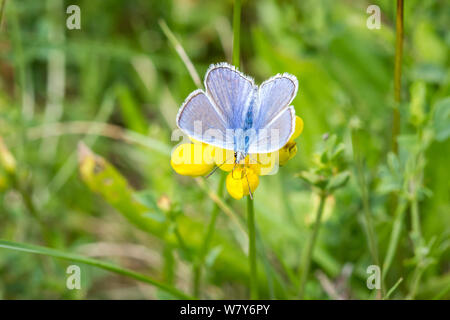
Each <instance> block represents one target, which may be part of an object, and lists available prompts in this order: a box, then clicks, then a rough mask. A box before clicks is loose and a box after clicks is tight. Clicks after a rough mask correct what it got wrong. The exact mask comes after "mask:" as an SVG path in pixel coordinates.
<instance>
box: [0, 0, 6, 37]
mask: <svg viewBox="0 0 450 320" xmlns="http://www.w3.org/2000/svg"><path fill="white" fill-rule="evenodd" d="M5 5H6V0H2V4H1V6H0V31H1V30H2V29H3V17H4V13H5Z"/></svg>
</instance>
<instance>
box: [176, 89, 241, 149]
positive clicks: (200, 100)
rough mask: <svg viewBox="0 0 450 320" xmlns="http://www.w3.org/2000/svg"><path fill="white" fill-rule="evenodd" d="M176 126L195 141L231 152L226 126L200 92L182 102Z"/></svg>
mask: <svg viewBox="0 0 450 320" xmlns="http://www.w3.org/2000/svg"><path fill="white" fill-rule="evenodd" d="M176 123H177V126H178V127H179V128H180V129H181V131H183V132H184V133H185V134H187V135H188V136H189V137H192V138H194V139H195V140H198V141H201V142H204V143H207V144H211V145H213V146H216V147H219V148H223V149H228V150H233V148H234V142H233V138H232V137H230V136H228V137H227V134H228V135H230V133H229V132H227V129H228V124H227V123H226V121H225V120H224V119H223V118H222V116H221V115H220V114H219V113H218V111H217V109H216V106H215V105H214V104H213V102H212V101H211V100H210V99H209V98H208V96H207V95H206V94H205V93H204V92H203V91H202V90H200V89H199V90H195V91H194V92H192V93H191V94H190V95H189V96H188V97H187V98H186V100H185V101H184V103H183V104H182V106H181V107H180V110H179V111H178V114H177V118H176Z"/></svg>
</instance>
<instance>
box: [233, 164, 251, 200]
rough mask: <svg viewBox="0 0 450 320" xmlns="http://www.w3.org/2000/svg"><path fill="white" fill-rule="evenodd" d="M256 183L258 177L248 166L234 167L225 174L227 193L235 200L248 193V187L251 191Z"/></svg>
mask: <svg viewBox="0 0 450 320" xmlns="http://www.w3.org/2000/svg"><path fill="white" fill-rule="evenodd" d="M249 185H250V188H249ZM258 185H259V177H258V175H257V174H256V172H255V171H254V170H253V169H251V168H249V167H236V168H235V169H234V170H233V171H232V172H230V173H229V174H228V176H227V181H226V186H227V190H228V193H229V194H230V196H232V197H233V198H235V199H237V200H239V199H241V198H242V197H243V196H247V195H249V193H250V192H249V190H250V189H251V190H252V193H253V192H254V191H255V190H256V188H257V187H258Z"/></svg>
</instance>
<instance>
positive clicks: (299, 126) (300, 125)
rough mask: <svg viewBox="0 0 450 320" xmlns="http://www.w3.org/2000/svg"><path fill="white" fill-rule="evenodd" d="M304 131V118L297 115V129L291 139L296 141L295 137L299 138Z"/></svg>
mask: <svg viewBox="0 0 450 320" xmlns="http://www.w3.org/2000/svg"><path fill="white" fill-rule="evenodd" d="M302 131H303V119H302V118H300V117H299V116H295V131H294V133H293V134H292V136H291V138H290V139H289V141H294V140H295V139H297V138H298V136H299V135H300V134H301V133H302Z"/></svg>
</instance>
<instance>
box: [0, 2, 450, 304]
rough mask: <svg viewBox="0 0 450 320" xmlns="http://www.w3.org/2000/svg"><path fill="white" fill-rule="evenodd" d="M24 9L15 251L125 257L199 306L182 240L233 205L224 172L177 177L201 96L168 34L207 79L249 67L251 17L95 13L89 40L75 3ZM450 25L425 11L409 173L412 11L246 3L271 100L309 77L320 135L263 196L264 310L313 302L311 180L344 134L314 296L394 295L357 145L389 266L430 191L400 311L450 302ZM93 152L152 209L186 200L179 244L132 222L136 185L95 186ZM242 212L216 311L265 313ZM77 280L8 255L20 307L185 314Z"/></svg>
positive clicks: (414, 51)
mask: <svg viewBox="0 0 450 320" xmlns="http://www.w3.org/2000/svg"><path fill="white" fill-rule="evenodd" d="M5 3H6V5H5V7H4V9H5V10H4V13H3V23H2V28H1V31H0V136H1V137H3V140H4V143H5V145H6V146H7V148H8V149H9V150H10V152H11V153H12V155H13V156H14V158H15V160H16V163H17V168H16V170H15V172H14V173H13V174H11V173H9V172H8V170H7V168H5V167H3V169H1V170H0V238H1V239H5V240H12V241H17V242H24V243H32V244H40V245H44V246H48V247H52V248H57V249H60V250H62V251H67V252H77V253H80V254H83V255H86V256H92V257H97V258H99V259H106V260H109V261H113V262H115V263H117V264H119V265H121V266H124V267H127V268H130V269H133V270H138V271H140V272H142V273H145V274H149V275H151V276H152V277H154V278H156V279H159V280H161V281H163V282H165V283H168V284H171V285H174V286H177V287H178V288H179V289H181V290H183V291H185V292H190V291H191V286H192V268H191V267H192V264H193V262H192V257H189V256H186V252H183V250H181V249H180V248H179V246H178V245H177V242H174V241H169V240H167V237H166V235H167V234H168V233H171V232H172V231H173V230H172V231H171V230H170V229H171V228H172V229H173V227H174V226H175V228H176V227H178V228H179V230H180V232H181V236H182V237H183V238H185V239H186V241H187V242H189V241H191V242H192V243H198V241H200V240H199V239H200V238H201V237H202V235H203V234H204V232H205V228H206V225H207V223H208V219H209V215H210V212H211V210H212V209H213V206H214V202H213V201H212V199H211V197H210V196H208V190H209V191H211V192H212V193H214V189H216V187H217V183H218V181H219V179H220V174H215V175H214V176H212V177H211V178H209V179H208V180H205V181H203V180H194V179H193V178H190V177H182V176H179V175H177V174H176V173H174V171H173V169H172V168H171V166H170V150H171V148H172V147H173V146H174V145H175V144H176V143H177V142H174V141H171V133H172V130H173V129H175V127H176V125H175V116H176V113H177V110H178V108H179V106H180V105H181V103H182V102H183V101H184V99H185V98H186V97H187V96H188V94H189V93H190V92H192V91H193V90H194V89H196V85H195V83H194V82H193V81H192V78H191V76H190V75H189V72H188V70H187V68H186V66H185V64H184V63H183V61H182V60H181V59H180V58H179V56H178V55H177V52H176V51H175V49H174V47H173V46H172V45H171V43H170V42H169V40H168V39H167V37H166V35H165V34H164V32H163V30H162V28H161V24H164V23H166V24H167V26H168V28H170V30H171V31H172V32H173V34H174V35H175V37H176V38H177V39H178V40H179V42H180V44H181V46H182V47H183V48H184V50H185V51H186V53H187V55H188V56H189V58H190V59H191V61H192V63H193V65H194V66H195V69H196V70H197V72H198V73H199V75H200V77H201V79H202V80H203V75H204V73H205V71H206V70H207V68H208V66H209V65H210V64H212V63H217V62H221V61H228V62H231V55H232V37H233V30H232V14H233V1H195V0H170V1H148V0H133V1H120V0H109V1H100V0H94V1H92V0H89V1H88V0H84V1H83V0H80V1H76V4H77V5H78V6H79V7H80V8H81V30H68V29H67V28H66V19H67V17H68V16H69V15H68V14H66V8H67V7H68V6H69V5H71V4H74V3H73V1H72V2H71V1H60V0H45V1H33V0H22V1H15V0H7V1H6V2H5ZM370 4H376V5H379V6H380V8H381V29H379V30H369V29H368V28H367V27H366V20H367V18H368V17H369V14H367V13H366V9H367V7H368V6H369V5H370ZM449 12H450V3H449V2H448V1H433V0H428V1H425V0H408V1H406V3H405V41H404V56H403V79H402V103H401V105H400V111H401V120H402V121H401V136H400V139H399V144H400V154H399V156H398V157H396V156H393V155H392V156H390V157H389V156H388V153H389V151H390V149H391V123H392V112H393V108H394V106H395V103H394V99H393V96H394V93H393V73H394V72H393V70H394V54H395V1H391V0H376V1H371V2H368V1H362V0H359V1H346V0H339V1H332V0H302V1H274V0H261V1H243V5H242V18H241V55H240V56H241V67H240V69H241V70H243V71H244V72H245V73H247V74H249V75H251V76H253V77H254V78H255V79H256V82H257V83H261V82H262V81H264V80H265V79H267V78H268V77H270V76H272V75H274V74H276V73H282V72H289V73H291V74H294V75H295V76H296V77H297V78H298V79H299V93H298V95H297V97H296V98H295V100H294V102H293V105H294V106H295V109H296V113H297V115H299V116H301V117H302V118H303V120H304V123H305V127H304V131H303V133H302V135H301V136H300V138H299V139H297V144H298V148H299V151H298V153H297V155H296V157H295V158H294V159H293V160H291V161H289V163H288V164H287V165H286V166H284V167H283V168H281V169H280V171H279V172H278V174H276V175H273V176H265V177H261V183H260V186H259V187H258V189H257V191H256V193H255V210H256V221H257V226H258V237H259V240H258V250H259V252H260V256H259V259H258V260H259V263H260V264H259V265H258V269H259V271H260V277H259V282H260V287H261V296H262V297H265V298H293V297H295V292H296V287H297V283H296V281H297V280H296V279H297V268H298V266H299V261H300V256H301V253H302V251H303V250H304V247H305V242H306V239H307V235H308V234H309V232H310V231H311V221H312V219H313V217H314V213H315V210H316V208H317V206H318V198H317V196H316V194H315V192H314V190H311V188H310V187H309V186H308V185H307V184H306V183H304V182H303V181H302V180H300V179H299V178H298V177H297V176H296V174H297V173H298V172H300V171H302V170H308V169H309V168H310V167H312V166H314V165H315V164H314V163H315V159H316V156H315V154H316V151H317V150H319V149H320V147H321V143H322V135H323V134H324V133H330V134H335V135H336V136H337V138H338V140H339V141H340V142H342V143H343V145H344V147H345V149H344V155H343V157H344V166H345V169H346V170H349V172H350V173H351V178H350V181H349V182H348V183H347V184H346V186H345V187H343V188H341V189H339V190H338V191H337V192H335V193H334V194H333V196H332V197H330V198H329V199H327V202H326V208H325V216H324V221H323V224H322V228H321V230H320V234H319V238H318V242H317V246H316V250H315V254H314V257H313V262H312V266H311V272H310V277H309V281H308V283H307V286H306V295H305V297H306V298H309V299H336V298H345V299H349V298H351V299H368V298H373V297H374V290H369V289H368V288H367V286H366V279H367V277H368V274H367V273H366V269H367V267H368V266H369V265H371V264H373V262H372V260H371V256H370V254H369V250H368V245H367V240H366V236H365V233H364V223H365V222H364V219H363V214H362V211H363V208H364V203H363V197H362V193H361V186H360V185H359V184H358V179H357V173H356V172H357V167H356V165H355V161H354V157H353V154H354V152H355V150H354V148H353V147H352V130H353V134H354V135H355V134H356V135H357V136H358V138H359V141H360V144H359V147H360V150H358V152H360V154H361V157H362V158H363V162H364V165H363V173H362V174H363V175H364V177H365V180H366V183H367V185H366V188H367V191H368V196H367V199H368V202H369V206H370V208H369V211H370V215H371V216H372V218H373V222H374V226H375V233H376V237H377V241H378V251H379V254H380V257H381V260H382V261H383V258H384V257H385V255H386V252H387V250H388V244H389V242H390V234H391V230H392V227H393V223H394V221H395V212H394V210H392V209H391V208H392V202H395V200H392V198H393V197H394V198H395V197H399V198H400V199H406V201H409V200H410V199H409V200H408V194H409V193H408V192H411V189H414V188H415V189H414V190H418V191H417V192H416V193H414V194H415V195H416V196H417V199H416V200H417V202H416V203H418V208H419V212H420V225H421V229H422V238H421V239H422V240H423V241H422V242H421V243H420V245H417V242H415V240H414V237H412V236H411V234H410V231H411V218H410V213H409V211H410V207H411V206H410V205H409V204H408V205H407V208H406V209H405V211H406V214H405V215H404V219H403V220H402V230H401V233H400V238H399V244H398V249H397V253H396V255H395V257H394V260H393V263H392V267H391V268H390V270H389V273H388V274H386V279H385V282H386V288H387V289H389V288H391V287H392V286H393V285H394V284H395V283H396V282H397V281H398V279H399V278H402V279H403V281H402V282H401V283H400V285H399V286H398V287H397V288H396V289H395V291H394V292H393V293H392V295H391V298H398V299H403V298H407V297H411V291H415V292H414V295H413V296H412V297H417V298H424V299H433V298H436V299H448V298H450V249H449V248H450V247H449V245H450V202H449V195H450V185H449V177H450V175H449V174H448V155H449V151H450V141H449V139H448V136H449V130H450V122H449V115H450V111H449V110H450V100H449V99H450V98H449V95H450V86H449V75H450V72H449V70H450V69H449V58H450V55H449V47H450V33H449V27H448V26H449V25H450V21H449V20H450V15H449ZM105 124H108V126H105ZM355 128H356V129H355ZM354 130H357V131H354ZM355 132H356V133H355ZM79 141H84V143H85V144H86V145H87V146H89V148H91V149H92V150H93V151H94V152H95V153H96V154H98V155H99V156H101V157H102V158H104V159H106V160H107V161H109V162H110V163H111V164H112V165H113V166H114V167H115V168H116V169H117V172H120V174H121V175H123V176H124V177H125V178H126V180H127V181H128V183H129V184H130V186H131V187H132V188H133V189H134V190H138V191H140V192H141V193H140V194H141V195H142V194H144V198H145V199H144V200H143V201H144V202H146V204H147V205H144V206H145V207H151V206H152V205H156V206H155V208H156V207H158V203H157V202H158V200H159V207H158V208H159V209H158V208H157V209H155V210H156V211H158V210H160V207H161V203H164V201H168V202H170V204H171V206H172V208H176V210H175V211H176V213H177V217H176V218H174V219H173V220H170V219H168V220H170V221H163V222H160V221H157V222H160V224H161V225H165V227H163V229H164V228H166V229H168V230H166V229H164V231H155V230H156V229H155V228H154V227H153V225H154V224H155V223H156V222H155V221H156V220H158V219H159V218H160V216H158V217H157V216H151V215H147V216H146V215H144V217H143V218H142V217H141V219H143V220H145V219H147V220H149V221H150V222H149V226H147V224H146V222H144V223H143V222H142V221H141V220H139V219H138V220H134V225H133V223H130V222H129V221H128V220H127V219H126V218H128V219H131V220H133V219H134V218H133V216H134V215H136V214H137V212H138V213H142V210H143V211H147V210H146V209H145V210H144V209H142V208H141V207H139V206H136V205H135V204H134V202H133V200H130V198H127V193H126V192H125V191H123V190H122V189H121V186H119V187H117V189H115V190H114V192H112V191H111V190H110V188H109V187H108V183H111V181H110V180H107V179H104V180H101V181H97V180H96V181H90V182H86V181H87V180H89V179H84V180H83V179H82V175H80V172H79V167H78V162H77V151H76V148H77V144H78V142H79ZM2 152H3V153H4V152H5V151H4V150H2ZM4 154H5V153H4ZM411 159H412V160H411ZM414 159H415V160H417V161H414ZM411 163H412V164H411ZM411 166H412V168H413V169H412V171H414V172H413V173H411V170H409V169H411ZM94 169H95V168H94ZM94 171H95V170H94ZM411 177H412V178H411ZM410 178H411V179H410ZM94 180H95V179H94ZM112 181H113V182H112V183H113V184H114V183H115V180H112ZM201 181H203V182H201ZM411 181H413V182H416V183H417V184H418V187H417V188H416V187H414V188H413V187H412V184H411ZM122 182H123V181H122ZM102 183H103V184H104V185H102ZM122 187H123V186H122ZM108 188H109V189H108ZM128 192H130V190H128ZM405 193H406V195H405ZM393 194H394V196H392V195H393ZM223 201H224V203H225V205H226V207H227V208H229V209H230V210H231V211H232V212H233V213H234V214H235V215H234V217H235V218H236V220H237V221H235V220H233V219H231V218H230V216H229V215H228V214H225V213H224V212H222V210H221V212H220V214H219V216H218V221H217V228H216V235H217V237H222V238H220V239H218V240H217V243H215V244H214V245H213V246H212V247H211V248H210V249H211V250H210V251H209V252H208V254H207V258H206V263H205V269H206V270H205V272H204V274H203V281H202V282H203V284H202V292H201V297H203V298H229V299H241V298H247V297H248V265H247V262H246V259H245V250H246V248H245V236H243V233H242V230H241V229H240V227H239V225H241V227H242V225H244V226H245V201H244V200H241V201H235V200H232V199H230V197H229V196H228V195H225V196H224V198H223ZM398 201H401V200H398V199H397V202H398ZM408 203H409V202H408ZM411 203H413V202H411ZM158 212H159V211H158ZM130 217H131V218H130ZM166 220H167V219H166ZM187 220H189V223H187V222H185V221H187ZM191 222H194V223H195V224H194V225H191V224H190V223H191ZM143 224H144V225H145V226H144V227H143ZM158 230H159V229H158ZM148 231H150V232H148ZM168 237H169V238H170V237H171V235H169V236H168ZM193 250H194V249H193ZM195 252H196V251H195V250H194V253H193V254H194V255H195ZM70 264H71V263H70V262H67V261H61V260H57V259H53V258H49V257H43V256H36V255H29V254H26V253H21V252H14V251H8V250H4V249H0V298H2V299H43V298H49V299H56V298H65V299H73V298H87V299H118V298H122V299H154V298H161V299H164V298H169V297H170V296H167V295H166V294H165V293H164V292H162V291H160V290H156V289H154V287H151V286H148V285H144V284H141V283H137V282H136V281H134V280H130V279H127V278H125V277H121V276H117V275H114V274H111V273H108V272H106V271H102V270H99V269H96V268H94V267H90V266H87V265H83V264H80V266H81V270H82V289H81V290H68V289H67V288H66V278H67V274H66V268H67V266H68V265H70ZM418 275H419V276H418ZM416 280H417V281H418V283H417V286H416V284H415V281H416ZM327 284H328V285H327ZM330 286H331V288H334V289H335V290H334V291H335V292H334V291H333V290H331V289H330ZM330 290H331V291H330Z"/></svg>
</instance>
